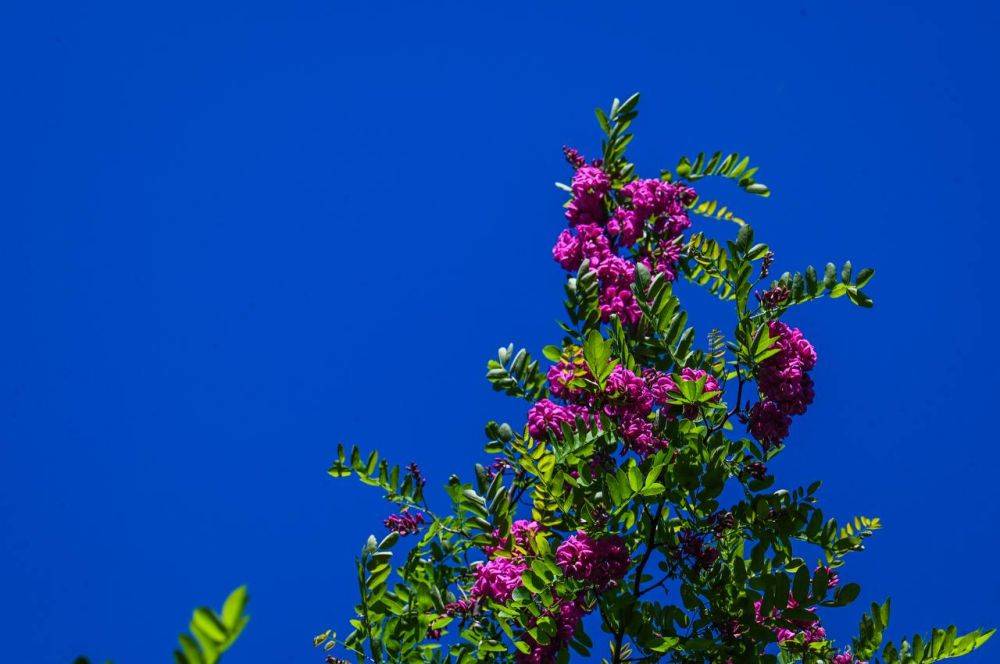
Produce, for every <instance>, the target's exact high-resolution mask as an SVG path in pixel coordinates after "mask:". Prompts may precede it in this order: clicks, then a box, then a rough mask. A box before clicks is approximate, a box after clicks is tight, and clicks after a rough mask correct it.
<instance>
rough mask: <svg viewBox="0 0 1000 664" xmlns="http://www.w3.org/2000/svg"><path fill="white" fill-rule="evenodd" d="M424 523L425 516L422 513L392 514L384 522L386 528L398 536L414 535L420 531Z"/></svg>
mask: <svg viewBox="0 0 1000 664" xmlns="http://www.w3.org/2000/svg"><path fill="white" fill-rule="evenodd" d="M423 522H424V515H423V514H421V513H420V512H401V513H399V514H390V515H389V517H388V518H387V519H386V520H385V521H383V522H382V523H383V524H385V527H386V528H388V529H389V530H391V531H392V532H394V533H397V534H398V535H401V536H405V535H412V534H413V533H415V532H417V531H418V530H419V529H420V524H422V523H423Z"/></svg>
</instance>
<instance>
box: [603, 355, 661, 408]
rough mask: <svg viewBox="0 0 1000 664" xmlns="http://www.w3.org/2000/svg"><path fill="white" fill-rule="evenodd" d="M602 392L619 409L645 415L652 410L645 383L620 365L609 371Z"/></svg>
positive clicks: (651, 399) (650, 396) (651, 397)
mask: <svg viewBox="0 0 1000 664" xmlns="http://www.w3.org/2000/svg"><path fill="white" fill-rule="evenodd" d="M604 392H605V394H607V395H608V396H609V397H610V398H611V399H613V400H614V401H615V402H616V403H617V404H619V406H620V407H624V408H626V409H628V410H636V411H638V412H640V413H642V414H646V413H648V412H649V411H650V410H651V409H652V408H653V395H652V393H651V392H650V391H649V389H648V388H647V387H646V382H645V381H644V380H643V379H642V378H640V377H639V376H637V375H635V374H634V373H632V372H631V371H629V370H628V369H626V368H625V367H624V366H622V365H621V364H619V365H616V366H615V368H614V369H613V370H612V371H611V375H610V376H608V380H607V383H606V384H605V387H604Z"/></svg>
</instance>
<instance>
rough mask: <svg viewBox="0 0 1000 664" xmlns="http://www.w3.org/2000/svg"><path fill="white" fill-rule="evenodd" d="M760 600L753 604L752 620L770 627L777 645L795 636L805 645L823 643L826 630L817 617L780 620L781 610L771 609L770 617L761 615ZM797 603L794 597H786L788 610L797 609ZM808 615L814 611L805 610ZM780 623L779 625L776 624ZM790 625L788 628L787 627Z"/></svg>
mask: <svg viewBox="0 0 1000 664" xmlns="http://www.w3.org/2000/svg"><path fill="white" fill-rule="evenodd" d="M761 604H762V600H757V601H756V602H754V605H753V607H754V619H755V620H756V622H757V624H759V625H764V626H766V627H771V628H772V629H773V630H774V636H775V638H776V639H777V640H778V643H781V642H782V641H789V640H791V639H794V638H796V637H797V636H800V635H801V636H802V639H803V641H804V642H805V643H815V642H816V641H823V640H825V639H826V629H824V628H823V626H822V625H821V624H820V622H819V617H818V616H812V617H810V618H801V619H794V620H782V615H781V613H782V610H781V609H777V608H775V609H773V610H772V611H771V614H770V615H767V616H765V615H763V611H762V608H761ZM798 605H799V603H798V602H797V601H795V598H794V597H791V596H789V597H788V603H787V605H786V607H787V608H789V609H794V608H797V607H798ZM806 610H807V611H808V612H809V613H810V614H814V613H815V611H816V610H815V609H806ZM779 622H780V624H778V623H779ZM789 624H790V625H791V627H789V626H788V625H789Z"/></svg>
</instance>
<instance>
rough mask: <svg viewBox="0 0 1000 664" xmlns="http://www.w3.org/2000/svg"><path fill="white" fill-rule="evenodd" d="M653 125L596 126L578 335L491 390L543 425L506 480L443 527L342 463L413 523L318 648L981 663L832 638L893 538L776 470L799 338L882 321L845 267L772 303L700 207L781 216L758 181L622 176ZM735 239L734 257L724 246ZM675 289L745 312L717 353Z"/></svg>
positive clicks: (757, 259)
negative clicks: (853, 561)
mask: <svg viewBox="0 0 1000 664" xmlns="http://www.w3.org/2000/svg"><path fill="white" fill-rule="evenodd" d="M637 105H638V95H633V96H632V97H630V98H628V99H627V100H625V101H624V102H621V101H619V100H615V101H614V103H613V104H612V105H611V108H610V109H609V110H608V111H604V110H598V111H597V120H598V124H599V125H600V128H601V130H602V132H603V134H604V136H603V140H602V144H601V150H600V154H601V157H600V158H597V159H593V160H590V161H588V160H587V159H586V158H585V157H584V156H583V155H582V154H581V153H580V152H579V151H578V150H576V149H573V148H565V149H564V154H565V156H566V159H567V161H568V162H569V164H570V166H571V168H572V178H571V181H570V182H569V184H561V185H559V186H560V188H561V189H563V190H564V191H566V192H567V194H568V200H567V202H566V204H565V213H564V216H565V219H566V222H567V227H566V228H565V229H563V230H562V231H561V232H560V233H559V235H558V237H557V238H556V242H555V245H554V247H553V248H552V256H553V258H554V259H555V260H556V262H557V263H558V264H559V265H560V266H561V267H562V268H563V269H564V270H565V271H566V282H565V293H566V300H565V307H566V315H567V316H566V321H564V322H562V323H560V328H561V330H562V334H563V335H564V336H563V337H562V339H561V341H560V342H559V343H558V344H553V345H550V346H546V347H545V348H544V349H543V350H542V355H544V357H545V359H546V360H548V362H549V363H550V364H548V366H547V368H544V367H543V366H542V364H541V361H540V360H535V359H533V358H532V356H531V355H530V354H529V353H528V352H527V351H526V350H524V349H521V350H517V351H515V349H514V346H513V345H509V346H506V347H502V348H500V349H499V350H498V352H497V357H496V359H492V360H490V361H489V362H488V365H487V374H486V377H487V380H488V381H489V382H490V383H491V384H492V385H493V387H494V389H496V390H497V391H500V392H503V393H504V394H507V395H509V396H512V397H515V398H517V399H523V400H526V401H527V402H528V403H529V404H530V406H528V407H527V412H526V413H525V415H524V420H523V421H519V422H518V423H516V425H514V426H512V425H511V424H506V423H496V422H490V423H488V424H487V426H486V437H487V443H486V446H485V450H486V452H487V454H489V455H491V456H492V457H493V462H492V463H490V464H488V465H477V466H476V468H475V472H474V473H473V474H472V477H471V479H469V480H463V479H461V478H460V477H459V476H457V475H452V476H451V477H450V478H449V479H448V481H447V484H446V485H445V487H444V490H445V492H446V494H447V496H448V498H449V499H450V500H451V510H450V512H445V511H438V512H432V511H430V509H429V508H428V504H427V501H426V499H425V498H424V495H423V487H424V484H425V481H426V480H425V478H424V477H423V476H422V474H421V473H420V471H419V468H417V467H416V466H415V465H411V466H410V467H408V468H407V469H406V471H405V472H404V471H403V470H401V469H400V467H398V466H391V465H389V464H388V463H387V462H386V461H385V460H381V461H380V460H379V457H378V454H377V453H374V452H373V453H371V454H369V455H368V456H367V457H364V456H363V455H362V454H361V452H360V450H359V449H358V448H356V447H355V448H352V449H351V451H350V452H349V453H348V451H347V450H346V449H345V448H344V447H343V446H341V447H340V448H338V451H337V459H336V460H335V461H334V463H333V464H332V466H331V468H330V470H329V472H330V474H331V475H332V476H334V477H346V476H348V475H356V476H357V477H358V478H359V479H360V480H361V481H362V482H363V483H365V484H369V485H372V486H375V487H377V488H379V489H380V490H381V491H382V492H383V493H384V495H385V497H386V498H387V500H389V501H390V502H391V503H392V504H393V505H395V506H396V509H399V510H400V511H399V512H397V513H394V514H391V515H389V516H388V517H387V518H385V521H384V524H385V526H386V528H387V529H388V530H389V531H390V532H389V535H387V536H386V537H385V538H384V539H383V540H382V541H381V542H379V541H377V540H376V538H375V537H374V536H372V537H371V538H369V540H368V543H367V544H366V545H365V548H364V550H363V552H362V556H361V559H360V562H359V567H358V574H359V577H358V578H359V583H360V585H361V597H362V601H361V603H360V604H359V605H358V606H357V607H356V611H355V612H356V614H357V617H356V618H355V619H354V620H352V622H351V624H352V626H353V627H354V629H353V631H352V632H351V633H350V634H348V636H347V637H346V638H344V639H343V640H338V639H337V638H336V636H335V635H331V633H326V634H324V635H323V637H324V638H322V639H320V640H318V641H317V645H322V646H323V647H324V648H327V649H333V648H336V647H341V646H342V647H344V648H346V650H347V651H348V652H350V653H354V654H357V653H358V652H359V651H361V648H360V646H362V645H364V644H365V642H367V644H368V646H369V648H370V649H371V653H372V657H373V658H374V661H375V664H381V662H382V661H385V662H404V661H405V662H414V661H418V662H441V663H443V662H446V661H447V662H457V663H458V664H466V663H468V662H474V661H476V662H478V661H483V662H499V663H507V662H517V663H519V664H548V663H552V662H559V663H560V664H562V663H564V662H565V661H566V660H568V658H569V656H570V652H576V653H578V654H580V655H582V656H588V655H590V653H591V649H592V647H593V641H592V639H591V638H590V636H589V635H588V634H587V630H586V629H585V628H584V621H583V619H584V618H585V617H586V616H587V615H590V614H592V613H594V612H595V611H597V612H598V613H599V614H600V616H601V618H602V620H601V626H600V627H601V629H602V630H603V631H605V632H606V633H608V634H609V635H610V638H611V646H610V647H611V653H610V654H611V661H612V662H613V664H622V663H624V662H640V661H643V662H644V661H660V660H663V661H671V662H684V663H693V662H717V663H723V664H728V663H735V662H740V663H743V662H747V663H751V664H756V663H760V664H775V663H776V662H781V663H782V664H791V663H792V662H801V663H802V664H820V663H821V662H822V663H824V664H830V663H831V662H832V663H833V664H857V663H860V662H879V661H881V662H883V663H884V664H902V663H903V662H917V661H920V662H930V661H936V660H937V659H942V658H946V657H954V656H957V655H961V654H964V653H966V652H969V651H971V650H973V649H975V648H978V647H980V646H981V645H982V644H983V643H985V642H986V640H987V639H988V638H989V637H990V636H991V635H992V632H981V631H975V632H971V633H969V634H965V635H958V634H957V632H956V631H955V630H954V628H951V629H950V630H935V631H933V632H932V633H931V636H930V637H928V638H927V639H923V638H920V639H917V638H914V639H913V640H911V641H903V642H900V644H899V645H896V644H894V643H892V642H884V639H883V633H884V631H885V626H886V625H887V623H888V603H886V604H885V605H882V606H879V605H875V606H874V607H873V611H872V613H871V614H866V616H865V618H863V619H862V623H861V626H860V629H859V635H858V636H857V637H856V638H854V639H852V640H851V646H850V647H846V648H845V647H842V646H841V647H838V646H837V645H836V643H835V641H834V640H833V639H832V638H830V636H829V635H827V632H826V629H825V627H824V625H823V616H824V615H825V613H826V612H827V611H828V610H832V609H835V608H838V607H842V606H846V605H848V604H850V603H851V602H852V601H854V600H855V599H856V598H857V596H858V593H859V591H860V587H859V586H858V585H857V584H854V583H842V582H841V580H840V576H841V573H842V570H841V568H842V567H843V566H844V565H845V562H846V560H845V558H846V557H847V554H850V553H855V552H859V551H861V550H863V548H864V547H863V540H865V539H866V538H868V537H869V536H871V535H872V534H873V532H874V531H875V530H877V529H878V527H879V526H880V523H879V522H878V520H877V519H874V518H867V517H857V518H856V519H854V520H853V521H851V522H848V523H846V524H845V525H843V526H841V525H840V524H838V522H837V521H836V520H835V519H831V518H829V517H828V516H827V515H826V514H824V513H823V511H822V510H821V509H820V507H819V504H818V497H817V492H818V489H819V487H820V483H819V482H814V483H813V484H812V485H810V486H809V487H806V488H796V489H791V490H788V489H778V490H773V488H772V487H773V485H774V483H775V480H776V478H775V477H774V475H772V474H771V473H769V471H768V468H767V464H768V463H769V462H770V461H771V459H773V458H774V457H775V456H776V455H778V454H780V453H783V452H785V451H786V449H788V448H789V447H792V448H793V449H794V446H790V445H789V441H790V440H792V435H791V434H792V422H793V419H794V418H796V417H799V416H801V415H804V414H805V413H806V411H807V409H808V408H809V406H810V405H811V404H812V402H813V400H814V399H815V398H816V387H815V385H814V382H813V378H812V375H811V374H812V370H813V369H814V367H815V366H816V363H817V361H818V355H817V353H816V350H815V349H814V348H813V346H812V344H811V343H810V342H809V341H808V340H807V339H806V338H805V336H804V335H803V333H802V331H801V330H799V329H798V328H796V327H793V326H792V325H790V324H789V323H788V322H786V321H785V320H784V318H785V317H786V315H787V314H789V313H790V312H791V310H792V309H793V308H794V307H795V306H798V305H800V304H804V303H806V302H810V301H813V300H816V299H819V298H821V297H823V296H826V295H828V296H830V297H831V298H840V297H842V296H847V299H848V300H849V301H851V302H852V303H853V304H856V305H858V306H861V307H869V306H871V305H872V301H871V298H870V297H869V296H868V295H867V294H865V293H864V291H863V288H864V287H866V286H867V285H868V283H869V281H870V280H871V278H872V275H873V274H874V271H873V270H871V269H863V270H859V271H858V272H857V273H856V274H855V272H854V270H853V268H852V266H851V264H850V262H847V263H845V264H844V265H843V266H842V267H841V268H840V269H839V271H838V269H837V268H836V267H835V266H834V265H833V264H829V265H827V266H826V269H825V271H824V273H823V275H822V278H821V277H820V275H819V274H818V272H817V270H816V269H815V268H812V267H807V268H806V269H805V270H804V271H803V272H799V273H794V274H792V273H784V274H782V275H781V276H780V277H778V278H777V279H774V280H773V281H772V282H770V283H769V284H765V280H766V279H767V278H768V277H769V274H770V273H771V271H772V267H773V264H774V262H775V255H774V253H773V252H772V251H771V250H770V249H769V247H768V246H767V245H765V244H762V243H759V242H755V241H754V231H753V228H752V227H751V226H750V225H749V224H748V223H747V222H746V220H744V219H742V218H739V217H736V216H735V215H734V214H732V213H731V211H730V210H729V208H728V207H727V206H724V205H722V204H721V203H719V202H718V201H717V200H716V199H714V198H713V199H710V200H703V199H701V198H700V197H699V194H698V193H696V192H695V190H694V188H693V186H692V185H693V184H694V183H696V182H697V183H698V186H699V187H701V186H702V185H701V183H702V182H706V181H707V179H709V178H718V179H721V180H722V181H723V182H728V183H730V184H735V185H736V187H737V189H738V190H740V191H741V192H742V193H746V194H750V195H756V196H765V197H766V196H769V195H770V189H769V188H768V187H766V186H765V185H763V184H761V183H760V182H759V181H758V179H757V172H758V169H757V168H756V167H753V166H751V165H750V161H749V159H748V158H747V157H744V156H741V155H738V154H736V153H730V154H723V153H716V154H713V155H711V156H708V155H704V154H699V155H698V156H696V157H695V158H693V159H688V158H682V159H681V160H680V162H679V163H678V165H677V167H676V168H675V169H674V170H673V171H669V170H666V171H662V172H661V174H660V177H659V178H652V179H648V178H647V179H644V178H640V177H639V176H638V175H637V174H636V172H635V167H634V165H633V164H631V163H630V162H628V161H627V159H626V149H627V147H628V145H629V144H630V142H631V140H632V134H631V133H629V131H630V128H631V124H632V122H633V121H634V120H635V118H636V117H637ZM692 215H696V216H698V217H700V218H701V222H700V223H701V224H702V227H703V230H702V229H699V230H694V229H692V225H693V224H692ZM706 218H707V220H706ZM717 221H728V222H733V223H734V224H735V225H734V226H733V227H732V228H735V229H737V230H736V233H735V235H734V236H732V235H730V236H727V237H722V238H716V237H709V235H710V234H715V233H716V231H718V230H721V229H716V228H714V227H715V226H716V225H717V224H716V222H717ZM692 231H693V232H692ZM680 278H683V279H686V280H688V281H689V282H691V283H692V284H695V285H696V286H699V287H702V288H704V289H705V290H707V291H708V292H709V293H710V294H711V295H713V296H714V297H716V298H718V299H719V300H721V301H723V302H726V303H732V305H733V308H732V313H733V314H734V316H733V321H732V328H731V330H730V331H729V332H728V333H726V334H725V335H723V333H722V332H719V331H716V330H713V331H712V332H711V333H710V334H709V335H708V345H707V347H705V348H702V347H699V344H698V341H697V339H698V336H697V334H696V331H695V329H694V327H693V326H691V325H689V321H688V315H687V312H686V311H685V310H684V308H683V306H682V303H681V300H680V298H679V297H678V295H677V293H675V292H674V288H673V283H674V282H675V281H676V280H677V279H680ZM734 380H735V390H733V388H732V381H734ZM727 388H728V389H727ZM734 391H735V401H733V402H732V403H727V401H726V400H727V396H732V393H733V392H734ZM727 487H731V488H734V489H735V491H729V492H726V489H727ZM730 496H733V497H734V498H733V502H729V503H728V504H724V503H723V502H722V501H723V500H727V501H728V500H729V497H730ZM404 538H410V539H406V541H408V542H412V545H411V546H410V548H409V552H408V553H407V555H406V558H405V563H404V564H403V565H400V566H398V567H395V568H393V566H392V559H393V555H394V554H393V551H392V549H393V548H394V547H395V546H397V544H398V542H399V541H402V540H404ZM793 543H794V545H795V546H794V548H793ZM810 555H812V556H815V557H816V559H817V560H816V562H815V563H810V562H808V556H810ZM654 563H655V564H656V566H657V567H658V568H659V570H660V572H661V574H662V576H661V575H660V574H657V575H656V576H659V577H660V578H659V580H658V581H655V582H653V581H652V579H653V576H652V575H651V574H649V573H648V572H647V570H648V569H651V565H653V564H654ZM393 571H395V572H396V576H397V577H398V578H395V579H394V580H393V581H394V582H393V584H392V585H391V586H390V583H389V578H390V576H391V573H392V572H393ZM629 573H631V574H632V577H631V578H629V579H627V580H626V577H627V575H628V574H629ZM643 584H649V585H646V587H643ZM656 590H662V591H663V592H662V593H659V592H656V593H654V592H653V591H656ZM879 648H881V651H879ZM879 658H881V660H879Z"/></svg>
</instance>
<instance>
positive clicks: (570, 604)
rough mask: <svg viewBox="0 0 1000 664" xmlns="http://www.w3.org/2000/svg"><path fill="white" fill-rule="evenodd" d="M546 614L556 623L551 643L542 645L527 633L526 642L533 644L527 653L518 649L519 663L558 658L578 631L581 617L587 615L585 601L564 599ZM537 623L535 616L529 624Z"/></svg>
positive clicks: (542, 663) (535, 663)
mask: <svg viewBox="0 0 1000 664" xmlns="http://www.w3.org/2000/svg"><path fill="white" fill-rule="evenodd" d="M544 614H545V615H546V616H548V617H551V618H554V619H555V623H556V634H555V636H554V637H553V639H552V640H551V641H549V643H546V644H545V645H541V644H540V643H538V642H537V641H535V639H534V638H532V637H531V635H530V634H525V639H524V640H525V642H526V643H527V644H528V645H529V646H531V650H530V651H529V652H527V653H522V652H520V651H518V652H517V653H515V661H516V662H517V663H518V664H550V663H551V662H554V661H555V659H556V655H558V653H559V651H560V650H561V649H562V648H565V647H566V645H567V644H569V642H570V640H572V638H573V634H574V633H576V627H577V625H578V624H579V623H580V619H581V618H583V616H585V615H586V611H585V610H584V607H583V603H582V602H580V601H579V600H563V601H561V602H559V606H558V608H557V610H556V611H555V612H554V613H553V612H552V611H545V613H544ZM536 623H537V620H535V619H534V618H531V619H529V621H528V626H529V627H530V626H533V625H535V624H536Z"/></svg>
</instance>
